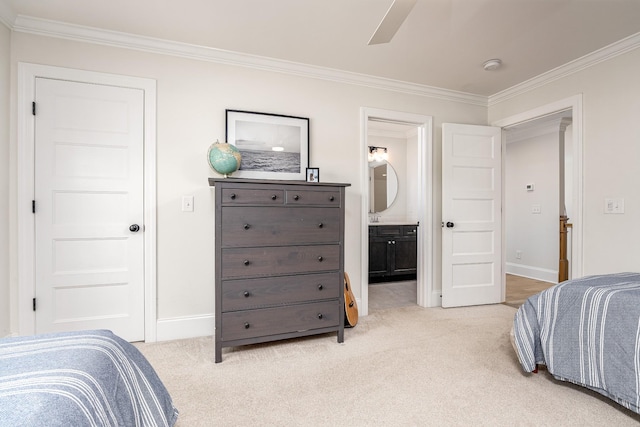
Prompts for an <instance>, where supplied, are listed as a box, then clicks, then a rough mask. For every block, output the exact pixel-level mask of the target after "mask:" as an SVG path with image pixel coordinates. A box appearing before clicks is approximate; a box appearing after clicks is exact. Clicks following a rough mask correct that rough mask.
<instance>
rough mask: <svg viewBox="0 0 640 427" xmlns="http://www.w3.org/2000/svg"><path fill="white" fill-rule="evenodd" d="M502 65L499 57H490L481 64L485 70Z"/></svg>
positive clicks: (494, 68) (491, 69)
mask: <svg viewBox="0 0 640 427" xmlns="http://www.w3.org/2000/svg"><path fill="white" fill-rule="evenodd" d="M501 65H502V61H501V60H499V59H490V60H488V61H486V62H485V63H484V64H482V67H483V68H484V70H485V71H493V70H497V69H498V68H500V66H501Z"/></svg>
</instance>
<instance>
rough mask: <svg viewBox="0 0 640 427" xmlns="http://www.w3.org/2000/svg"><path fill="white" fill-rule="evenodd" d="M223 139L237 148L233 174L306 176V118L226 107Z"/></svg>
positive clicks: (277, 176)
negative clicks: (237, 155)
mask: <svg viewBox="0 0 640 427" xmlns="http://www.w3.org/2000/svg"><path fill="white" fill-rule="evenodd" d="M225 114H226V139H227V142H228V143H229V144H233V145H235V147H236V148H237V149H238V150H239V151H240V155H241V156H242V161H241V162H240V169H238V170H237V171H236V172H234V174H233V176H234V177H239V178H254V179H288V180H302V181H304V180H305V179H306V170H307V167H308V166H309V119H308V118H305V117H294V116H284V115H280V114H269V113H257V112H253V111H241V110H225Z"/></svg>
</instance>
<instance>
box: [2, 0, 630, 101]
mask: <svg viewBox="0 0 640 427" xmlns="http://www.w3.org/2000/svg"><path fill="white" fill-rule="evenodd" d="M0 2H4V3H5V5H7V6H8V7H9V8H10V9H12V10H13V13H14V14H16V15H24V16H31V17H37V18H43V19H48V20H55V21H61V22H65V23H71V24H77V25H83V26H89V27H96V28H100V29H106V30H112V31H118V32H125V33H130V34H135V35H141V36H147V37H154V38H159V39H165V40H172V41H178V42H183V43H189V44H194V45H198V46H206V47H213V48H217V49H223V50H229V51H234V52H241V53H248V54H252V55H259V56H264V57H269V58H275V59H280V60H286V61H292V62H296V63H302V64H309V65H314V66H320V67H327V68H331V69H337V70H343V71H349V72H354V73H361V74H365V75H371V76H376V77H382V78H388V79H393V80H398V81H403V82H410V83H415V84H420V85H426V86H431V87H437V88H443V89H448V90H454V91H460V92H466V93H471V94H477V95H483V96H489V95H493V94H496V93H498V92H500V91H502V90H505V89H508V88H510V87H512V86H514V85H517V84H519V83H522V82H524V81H526V80H528V79H531V78H533V77H535V76H538V75H540V74H543V73H545V72H547V71H550V70H552V69H554V68H556V67H559V66H562V65H564V64H566V63H569V62H570V61H573V60H576V59H578V58H580V57H582V56H584V55H587V54H589V53H591V52H594V51H596V50H598V49H601V48H604V47H606V46H608V45H610V44H612V43H614V42H616V41H619V40H621V39H624V38H626V37H629V36H631V35H634V34H636V33H640V0H418V2H417V4H416V5H415V7H414V8H413V10H412V11H411V13H410V14H409V17H408V18H407V19H406V21H405V22H404V23H403V25H402V26H401V27H400V29H399V31H398V32H397V33H396V35H395V37H394V38H393V40H392V41H391V42H390V43H388V44H380V45H373V46H368V45H367V42H368V40H369V38H370V37H371V35H372V34H373V32H374V31H375V29H376V28H377V26H378V23H379V22H380V20H381V19H382V17H383V16H384V14H385V12H386V11H387V9H388V7H389V5H390V4H391V2H392V0H180V1H175V0H171V1H169V0H109V1H104V0H46V1H45V0H0ZM491 58H500V59H502V61H503V66H502V67H501V68H500V69H498V70H496V71H493V72H488V71H484V69H483V68H482V64H483V63H484V62H485V61H486V60H488V59H491Z"/></svg>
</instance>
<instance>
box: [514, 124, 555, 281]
mask: <svg viewBox="0 0 640 427" xmlns="http://www.w3.org/2000/svg"><path fill="white" fill-rule="evenodd" d="M507 141H509V139H508V137H507ZM558 160H559V132H558V131H556V132H555V133H546V134H544V135H537V136H534V137H529V138H526V139H521V140H518V141H517V142H512V143H507V149H506V160H505V219H506V224H505V232H506V243H507V246H506V259H507V272H508V273H513V274H518V275H522V276H526V277H531V278H535V279H539V280H545V281H551V282H557V277H558V253H559V249H558V229H559V226H558V218H559V215H560V209H559V173H560V169H559V161H558ZM527 184H533V185H534V187H533V188H534V190H533V191H527V188H526V186H527ZM534 206H538V207H540V213H533V207H534ZM517 251H518V252H519V253H520V258H517V256H516V252H517Z"/></svg>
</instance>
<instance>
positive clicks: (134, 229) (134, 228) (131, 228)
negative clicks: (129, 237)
mask: <svg viewBox="0 0 640 427" xmlns="http://www.w3.org/2000/svg"><path fill="white" fill-rule="evenodd" d="M129 231H131V232H132V233H137V232H138V231H140V226H139V225H138V224H131V225H130V226H129Z"/></svg>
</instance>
